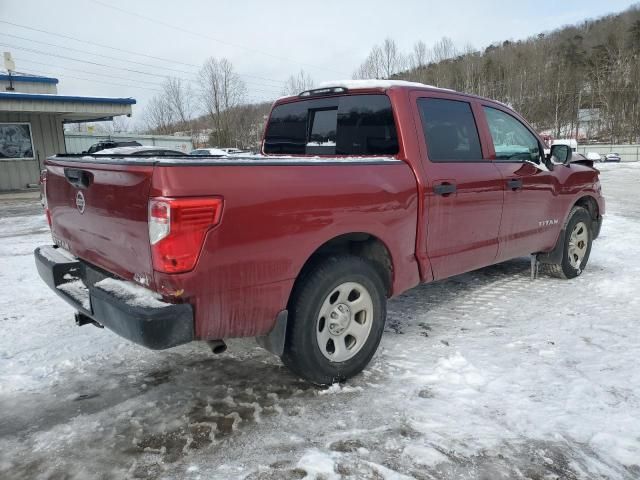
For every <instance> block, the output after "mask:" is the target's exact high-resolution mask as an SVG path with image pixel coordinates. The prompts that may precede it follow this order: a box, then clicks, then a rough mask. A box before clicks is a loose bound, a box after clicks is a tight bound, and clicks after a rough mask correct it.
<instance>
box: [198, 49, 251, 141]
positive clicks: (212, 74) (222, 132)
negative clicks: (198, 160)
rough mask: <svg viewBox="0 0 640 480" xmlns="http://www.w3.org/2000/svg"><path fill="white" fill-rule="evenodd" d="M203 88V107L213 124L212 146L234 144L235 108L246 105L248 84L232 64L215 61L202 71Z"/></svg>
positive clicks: (224, 59) (209, 60)
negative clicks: (244, 100)
mask: <svg viewBox="0 0 640 480" xmlns="http://www.w3.org/2000/svg"><path fill="white" fill-rule="evenodd" d="M200 87H201V101H202V106H203V108H204V110H205V111H206V112H207V114H208V115H209V117H210V119H211V122H212V124H213V133H212V134H211V139H210V142H212V143H214V144H215V145H216V146H225V145H228V144H230V143H231V142H232V137H233V134H232V132H231V125H232V121H233V115H234V107H237V106H238V105H240V104H241V103H242V101H243V99H244V96H245V93H246V86H245V84H244V82H243V81H242V80H241V79H240V76H239V75H238V74H237V73H235V72H234V70H233V64H232V63H231V62H230V61H229V60H227V59H226V58H222V59H220V60H217V59H216V58H214V57H211V58H209V59H208V60H206V61H205V62H204V65H203V66H202V68H201V69H200Z"/></svg>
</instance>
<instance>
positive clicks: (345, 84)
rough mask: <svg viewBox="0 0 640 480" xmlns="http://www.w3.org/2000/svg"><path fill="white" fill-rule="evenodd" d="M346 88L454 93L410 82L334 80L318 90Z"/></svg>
mask: <svg viewBox="0 0 640 480" xmlns="http://www.w3.org/2000/svg"><path fill="white" fill-rule="evenodd" d="M340 87H342V88H346V89H347V90H350V89H356V88H391V87H413V88H432V89H435V90H445V91H447V92H453V91H454V90H451V89H450V88H441V87H434V86H433V85H427V84H426V83H418V82H408V81H406V80H375V79H371V80H332V81H329V82H322V83H321V84H320V85H318V86H317V87H316V88H340Z"/></svg>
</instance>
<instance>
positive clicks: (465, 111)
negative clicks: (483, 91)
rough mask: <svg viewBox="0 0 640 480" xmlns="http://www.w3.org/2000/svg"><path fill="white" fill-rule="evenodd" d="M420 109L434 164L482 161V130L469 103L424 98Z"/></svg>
mask: <svg viewBox="0 0 640 480" xmlns="http://www.w3.org/2000/svg"><path fill="white" fill-rule="evenodd" d="M418 109H419V111H420V117H421V118H422V129H423V131H424V137H425V141H426V143H427V153H428V155H429V160H430V161H432V162H469V161H478V160H482V149H481V148H480V140H479V137H478V129H477V128H476V122H475V119H474V117H473V112H472V111H471V105H470V104H469V103H468V102H461V101H458V100H445V99H441V98H420V99H418Z"/></svg>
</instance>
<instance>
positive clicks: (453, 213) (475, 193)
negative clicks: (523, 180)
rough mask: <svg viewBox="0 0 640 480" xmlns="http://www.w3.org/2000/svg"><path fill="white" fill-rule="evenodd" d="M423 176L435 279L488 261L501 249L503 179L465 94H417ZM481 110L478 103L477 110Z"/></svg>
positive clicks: (429, 241) (430, 253) (493, 258)
mask: <svg viewBox="0 0 640 480" xmlns="http://www.w3.org/2000/svg"><path fill="white" fill-rule="evenodd" d="M412 101H415V102H416V105H417V109H418V113H419V121H420V125H421V127H422V135H420V134H418V137H419V144H420V146H421V151H422V152H421V154H422V158H423V165H424V170H425V175H426V178H427V180H428V182H429V183H428V185H427V186H426V189H425V194H426V198H425V205H426V230H427V239H426V250H427V256H428V258H429V260H430V262H431V268H432V270H433V275H434V278H435V279H440V278H446V277H449V276H452V275H456V274H459V273H463V272H467V271H470V270H474V269H477V268H481V267H484V266H487V265H490V264H492V263H493V262H494V260H495V258H496V255H497V251H498V231H499V228H500V218H501V215H502V203H503V195H504V191H503V188H502V177H501V175H500V173H499V172H498V169H497V168H496V166H495V165H494V164H493V162H492V161H490V160H488V159H487V155H486V153H487V150H484V152H483V147H482V145H481V143H480V137H479V135H478V129H477V127H476V120H475V114H474V106H473V105H472V104H471V103H470V102H469V101H468V99H467V98H466V97H460V99H458V98H456V97H452V96H451V95H448V94H446V95H441V94H438V93H428V94H426V93H418V92H415V93H414V94H413V98H412ZM475 110H477V107H476V108H475Z"/></svg>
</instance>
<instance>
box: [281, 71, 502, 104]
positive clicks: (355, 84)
mask: <svg viewBox="0 0 640 480" xmlns="http://www.w3.org/2000/svg"><path fill="white" fill-rule="evenodd" d="M389 88H408V89H416V88H419V89H423V90H435V91H440V92H447V93H454V94H456V95H463V96H466V97H471V98H476V99H480V100H485V101H489V102H493V103H497V104H499V105H502V106H504V107H506V108H508V109H509V110H513V108H512V107H511V106H510V105H507V104H505V103H503V102H501V101H499V100H494V99H492V98H487V97H481V96H479V95H474V94H472V93H465V92H459V91H457V90H452V89H451V88H444V87H436V86H434V85H428V84H426V83H419V82H409V81H407V80H378V79H367V80H331V81H328V82H322V83H320V84H319V85H318V86H317V87H314V88H312V89H310V90H306V91H304V92H300V93H299V94H298V95H286V96H284V97H280V98H279V99H277V100H276V103H279V102H280V101H282V100H285V99H294V98H299V97H309V96H312V95H322V94H325V91H326V94H329V95H331V94H336V93H341V92H339V91H337V89H344V90H345V91H353V90H375V89H380V90H387V89H389ZM334 89H335V90H334Z"/></svg>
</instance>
